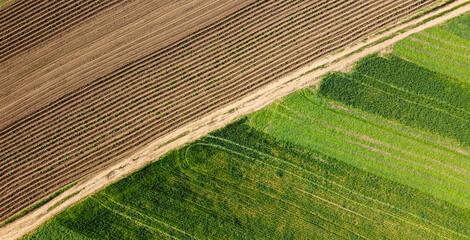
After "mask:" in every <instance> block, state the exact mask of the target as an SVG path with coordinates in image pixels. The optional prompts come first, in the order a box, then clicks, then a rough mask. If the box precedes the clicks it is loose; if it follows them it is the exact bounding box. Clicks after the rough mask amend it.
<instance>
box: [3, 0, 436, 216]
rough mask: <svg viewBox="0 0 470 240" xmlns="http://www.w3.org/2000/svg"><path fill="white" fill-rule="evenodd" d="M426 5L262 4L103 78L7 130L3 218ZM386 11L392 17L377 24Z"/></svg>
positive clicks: (398, 3) (358, 3) (397, 3)
mask: <svg viewBox="0 0 470 240" xmlns="http://www.w3.org/2000/svg"><path fill="white" fill-rule="evenodd" d="M425 4H428V2H426V3H425ZM346 5H347V6H346ZM345 6H346V7H345ZM422 6H423V4H419V3H416V2H415V1H411V0H408V1H398V2H394V3H391V2H390V1H379V2H372V1H367V2H355V3H353V4H351V3H347V1H338V2H337V3H336V4H333V3H329V4H328V5H327V3H326V1H323V2H310V1H290V2H283V3H282V4H279V2H268V1H262V2H260V3H256V4H252V5H250V6H249V8H248V9H244V10H243V11H241V12H239V13H236V14H235V15H233V16H235V17H234V18H227V19H224V20H222V21H220V22H219V23H216V24H214V25H212V26H210V27H209V28H207V29H205V30H202V31H201V32H202V33H201V32H196V33H195V37H193V36H190V37H188V38H186V39H183V40H181V41H179V42H177V43H175V44H173V45H171V46H169V47H168V48H165V49H161V50H159V51H157V52H155V53H153V54H151V55H149V56H148V57H146V58H144V59H142V60H141V61H137V62H136V63H134V64H130V65H127V66H125V67H123V68H122V69H121V70H118V71H116V72H115V73H113V74H110V75H109V76H106V77H103V78H101V79H98V80H97V81H96V82H95V83H93V84H92V85H90V86H87V87H85V88H82V89H80V90H79V91H77V92H76V93H75V94H73V95H71V96H67V97H66V98H63V99H61V100H59V101H57V102H55V103H53V104H51V106H49V107H47V108H46V109H44V110H42V111H40V112H39V113H38V114H37V115H36V116H34V117H32V118H30V119H28V120H25V121H20V122H17V123H16V124H15V125H12V126H10V127H9V128H6V129H4V130H3V131H2V133H1V138H2V139H5V140H7V141H2V143H3V144H2V145H1V146H0V149H1V150H0V156H1V157H2V162H1V166H0V172H1V173H2V178H1V179H0V183H1V185H2V186H4V187H2V188H1V190H0V192H1V193H2V198H0V205H1V206H2V207H1V208H0V212H1V213H2V216H3V215H7V214H10V213H13V212H15V211H17V210H19V209H21V208H22V207H24V206H27V205H28V204H30V203H31V202H33V201H35V200H37V199H39V198H41V197H43V196H44V195H45V194H46V193H48V192H51V191H53V190H55V189H56V188H57V187H58V186H59V185H56V184H54V183H55V182H56V183H61V184H62V183H63V184H66V183H67V182H70V181H73V180H76V179H77V178H80V177H81V176H83V175H85V174H86V173H87V172H89V171H93V170H96V169H98V168H99V167H103V166H104V165H106V164H109V163H110V161H112V160H113V159H117V158H119V157H120V156H122V155H123V154H126V153H127V152H128V151H129V150H131V149H133V148H134V147H138V146H140V145H142V144H145V143H148V142H151V141H152V140H154V139H156V138H158V137H159V136H161V135H162V134H165V133H167V132H169V131H171V130H173V129H175V128H177V127H179V126H181V125H183V124H185V123H187V122H189V121H190V120H193V119H195V118H197V117H200V116H203V115H204V114H206V113H208V112H210V111H212V110H214V109H216V108H218V107H220V106H222V105H225V104H227V103H230V102H232V101H235V100H236V99H239V98H240V97H241V96H243V95H245V94H247V93H249V92H250V91H252V90H254V89H257V88H259V87H260V86H263V85H264V84H266V83H268V82H271V81H273V80H275V79H277V78H278V77H280V76H282V75H283V74H285V73H287V72H289V71H292V70H294V69H297V68H299V67H300V66H302V65H303V64H305V63H307V62H308V61H310V60H312V59H316V58H318V57H320V56H323V55H325V54H327V53H329V52H331V51H334V50H336V49H339V48H341V47H343V46H345V45H347V44H349V43H351V42H352V41H354V40H356V39H359V38H361V37H363V36H365V35H367V34H368V33H371V32H372V31H374V30H376V26H381V25H383V24H384V23H390V22H393V21H396V20H397V19H399V18H402V17H403V16H406V15H409V14H410V13H412V12H414V11H416V9H418V8H420V7H422ZM338 9H342V11H338ZM378 9H389V11H383V13H382V14H381V15H379V16H380V19H376V18H375V17H372V14H371V13H372V12H373V11H376V10H378ZM270 10H273V11H270ZM397 12H398V14H397V15H394V14H396V13H397ZM391 15H394V17H392V18H390V17H389V16H391ZM254 16H256V17H254ZM354 16H357V17H354ZM338 22H341V23H342V24H339V25H337V24H336V23H338ZM117 149H119V151H117ZM14 189H17V190H16V191H15V190H14ZM20 199H25V200H24V201H23V202H22V203H20V202H21V201H19V200H20ZM19 203H20V204H19Z"/></svg>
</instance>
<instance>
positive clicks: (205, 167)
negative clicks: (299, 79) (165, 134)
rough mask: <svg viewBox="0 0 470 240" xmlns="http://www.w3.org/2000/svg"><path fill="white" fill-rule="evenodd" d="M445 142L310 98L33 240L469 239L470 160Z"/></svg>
mask: <svg viewBox="0 0 470 240" xmlns="http://www.w3.org/2000/svg"><path fill="white" fill-rule="evenodd" d="M287 113H289V115H286V114H287ZM312 116H316V117H314V118H315V119H316V120H313V121H312ZM341 123H343V124H341ZM384 125H385V126H388V127H387V128H386V129H385V130H378V129H382V127H383V126H384ZM389 125H390V126H389ZM344 128H347V129H348V130H345V129H344ZM281 129H284V130H281ZM405 130H406V131H405ZM407 132H408V134H406V133H407ZM299 134H301V135H299ZM355 134H363V136H364V137H363V138H358V137H357V136H355ZM299 136H302V137H299ZM366 136H367V137H366ZM333 138H334V139H333ZM279 139H283V140H279ZM295 139H298V140H301V141H297V140H295ZM374 139H375V140H374ZM379 139H380V140H379ZM284 140H289V141H284ZM392 144H398V145H394V147H392V146H391V145H392ZM437 144H439V145H442V146H441V147H438V146H436V145H437ZM446 144H448V143H445V140H443V139H440V138H436V137H434V136H431V135H428V134H425V133H423V132H419V131H410V129H408V128H406V127H403V126H399V125H396V124H390V123H389V122H387V121H386V120H383V119H380V118H377V117H375V116H373V115H370V114H366V113H363V112H359V111H357V110H353V109H345V106H339V105H333V104H332V103H330V102H327V101H324V100H321V99H320V98H319V97H317V96H316V95H315V94H313V93H312V92H310V91H309V90H303V91H300V92H297V93H295V94H293V95H290V96H288V97H286V98H285V99H284V100H283V101H281V102H278V103H276V104H274V105H271V106H269V107H267V108H266V109H264V110H262V111H259V112H257V113H255V114H254V115H252V116H250V117H248V118H246V119H242V120H240V121H238V122H236V123H234V124H232V125H229V126H227V127H226V128H224V129H222V130H219V131H216V132H214V133H211V134H209V135H207V136H206V137H204V138H202V139H200V140H198V141H196V142H194V143H191V144H189V145H188V146H185V147H183V148H181V149H179V150H175V151H172V152H170V153H169V154H167V155H166V156H165V157H163V158H162V159H160V160H159V161H157V162H155V163H152V164H151V165H148V166H146V167H145V168H144V169H142V170H140V171H139V172H136V173H134V174H132V175H131V176H129V177H127V178H125V179H123V180H121V181H119V182H117V183H116V184H113V185H111V186H109V187H108V188H106V189H105V190H103V191H100V192H99V193H97V194H95V195H93V196H91V197H89V198H87V199H85V200H84V201H82V202H81V203H80V204H78V205H76V206H74V207H72V208H70V209H68V210H66V211H64V212H62V213H61V214H59V215H58V216H57V217H55V218H54V219H53V220H52V221H51V222H48V223H47V224H46V225H44V226H43V227H42V228H41V229H39V230H38V231H36V232H35V233H34V234H33V235H31V236H29V237H27V238H26V239H47V238H48V237H50V236H52V235H54V236H57V237H63V236H65V235H62V234H67V235H70V236H74V237H76V238H77V239H86V238H85V237H89V238H110V239H117V238H120V239H151V238H157V239H159V238H177V239H193V238H194V239H205V238H216V239H253V238H255V239H266V238H271V239H292V238H294V239H299V238H305V237H306V238H310V239H314V238H322V239H342V238H346V239H362V238H366V239H380V238H384V239H386V238H388V237H390V236H394V237H393V238H396V237H402V238H405V237H406V238H410V239H412V238H415V239H416V238H418V239H440V238H442V237H443V236H446V237H453V238H470V231H469V230H468V229H470V226H469V223H470V211H469V210H467V209H465V208H463V207H464V206H468V203H467V202H466V199H468V196H469V192H468V184H465V183H464V182H465V181H468V178H469V177H468V176H467V175H466V174H465V173H466V172H467V171H468V170H469V168H470V167H469V166H468V164H466V163H465V161H467V162H468V160H469V159H468V156H464V155H463V154H460V153H459V152H458V151H455V150H453V149H451V148H448V147H446V146H445V145H446ZM412 146H414V147H412ZM345 149H350V150H345ZM352 151H354V152H352ZM351 153H353V154H351ZM446 156H447V157H449V156H452V161H451V162H443V158H444V157H446ZM404 158H407V159H408V160H407V161H403V159H404ZM353 165H357V166H360V167H354V166H353ZM361 168H364V169H365V170H363V169H361ZM437 168H438V170H437ZM393 169H394V170H395V171H392V170H393ZM373 173H376V174H373ZM403 174H405V175H404V176H403ZM391 180H394V181H391ZM436 181H437V182H440V183H441V184H442V185H441V186H439V187H436V184H435V183H436ZM398 182H403V183H405V184H400V183H398ZM413 182H414V184H412V183H413ZM417 183H421V184H422V186H419V187H417V188H418V189H419V190H417V189H414V188H412V187H409V186H407V185H416V184H417ZM439 198H440V199H439ZM443 199H445V200H447V201H444V200H443ZM452 203H454V204H452ZM57 229H65V230H63V231H62V230H60V231H59V230H57ZM80 237H81V238H80Z"/></svg>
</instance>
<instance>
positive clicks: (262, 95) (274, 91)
mask: <svg viewBox="0 0 470 240" xmlns="http://www.w3.org/2000/svg"><path fill="white" fill-rule="evenodd" d="M463 2H466V1H457V2H456V3H454V4H452V5H450V6H448V7H445V8H443V9H441V10H439V11H438V12H435V13H433V14H430V15H428V16H426V17H429V16H431V15H434V14H438V13H439V12H441V11H444V10H446V9H449V8H451V7H453V6H455V5H458V4H460V3H463ZM468 11H470V6H469V5H467V6H465V7H462V8H459V9H457V10H455V11H453V12H450V13H448V14H446V15H444V16H442V17H439V18H437V19H435V20H432V21H430V22H427V23H426V24H424V25H421V26H419V27H417V28H414V29H410V30H408V31H406V32H405V33H403V34H400V35H398V36H396V37H394V38H392V39H390V40H387V41H385V42H382V43H380V44H378V45H374V46H371V47H369V48H366V49H364V50H363V51H361V52H360V53H356V54H354V55H351V56H349V57H345V56H346V55H348V53H351V52H354V51H355V50H357V49H360V48H361V47H363V46H365V45H367V44H369V43H371V42H374V41H376V40H378V39H380V38H381V37H385V36H388V35H390V34H392V33H394V32H396V31H397V30H399V29H401V28H404V27H406V26H410V25H413V24H415V23H417V22H419V21H420V20H422V19H417V20H415V21H412V22H409V23H407V24H405V25H402V26H399V27H397V28H394V29H391V30H390V31H387V32H386V33H383V34H380V35H377V36H375V37H373V38H371V39H369V40H368V41H366V42H362V43H359V44H357V45H355V46H353V47H348V48H346V49H345V50H344V51H342V52H341V53H338V54H334V55H328V56H326V57H323V58H321V59H318V60H316V61H314V62H313V63H311V64H309V65H308V66H306V67H303V68H302V69H300V70H298V71H296V72H294V73H293V74H290V75H288V76H285V77H283V78H281V79H279V80H278V81H275V82H272V83H270V84H268V85H265V86H264V87H263V88H260V89H259V90H257V91H254V92H253V93H251V94H249V95H247V96H245V97H244V98H242V99H241V100H239V101H236V102H233V103H232V104H230V105H227V106H225V107H224V108H222V109H219V110H217V111H214V112H212V113H211V114H209V115H207V116H205V117H203V118H200V119H198V120H196V121H193V122H191V123H189V124H186V125H184V126H182V127H180V128H178V129H177V130H174V131H172V132H170V133H168V134H165V135H164V136H162V137H161V138H159V139H158V140H156V141H154V142H152V143H151V144H149V145H148V146H147V147H145V148H144V149H142V150H141V151H139V152H138V153H135V154H133V155H132V156H129V157H128V158H126V159H124V160H123V161H121V162H119V163H116V164H115V165H113V166H111V167H109V168H107V169H105V170H103V171H100V173H98V174H96V175H94V176H93V177H89V178H87V179H84V180H82V181H81V182H80V183H79V184H78V185H76V186H75V187H73V188H71V189H69V190H67V191H66V192H64V193H63V194H62V195H61V196H60V197H58V198H56V199H54V200H52V201H51V202H50V203H48V204H46V205H44V206H42V207H40V208H39V209H37V210H35V211H33V212H32V213H30V214H28V215H27V216H25V217H23V218H21V219H19V220H17V221H15V222H13V223H11V224H9V225H6V226H5V227H3V228H1V229H0V239H15V238H19V237H21V236H22V235H23V234H25V233H28V232H30V231H32V230H34V229H35V228H37V227H38V226H40V225H41V224H42V223H44V222H45V221H47V220H48V219H50V218H51V217H52V216H53V215H54V214H57V213H58V212H59V211H61V210H63V209H65V208H66V207H68V206H70V205H72V204H74V203H76V202H78V201H79V200H80V199H82V198H84V197H86V196H88V195H90V194H92V193H93V192H96V191H97V190H99V189H101V188H103V187H105V186H106V185H108V184H109V183H111V182H114V181H116V180H118V179H119V178H121V177H123V176H125V175H126V174H128V173H131V172H133V171H135V170H137V169H139V168H141V167H142V166H144V165H145V164H147V163H149V162H151V161H153V160H155V159H156V158H158V157H159V156H161V155H162V154H164V153H165V152H167V151H169V150H171V149H174V148H177V147H179V146H181V145H183V144H184V143H187V142H190V141H193V140H195V139H197V138H199V137H201V136H203V135H205V134H207V133H208V132H210V131H213V130H215V129H218V128H220V127H223V126H224V125H226V124H227V123H230V122H232V121H233V120H235V119H237V118H239V117H240V116H243V115H246V114H248V113H250V112H253V111H255V110H258V109H260V108H262V107H264V106H266V105H268V104H270V103H271V102H272V101H275V100H277V99H280V98H281V97H282V96H285V95H286V94H288V93H291V92H293V91H295V90H298V89H300V88H303V87H305V86H308V85H311V84H316V83H318V81H319V77H320V76H321V75H322V74H324V73H326V72H329V71H333V70H341V69H344V68H345V67H346V66H349V65H351V64H352V63H354V62H355V61H356V60H357V59H359V58H361V57H364V56H366V55H367V54H370V53H373V52H376V51H380V50H383V49H385V48H387V47H390V46H391V45H393V44H394V43H395V42H396V41H398V40H401V39H403V38H405V37H407V36H408V35H410V34H412V33H415V32H418V31H422V30H424V29H425V28H428V27H432V26H434V25H437V24H440V23H442V22H444V21H446V20H448V19H450V18H453V17H455V16H458V15H460V14H463V13H465V12H468ZM423 18H424V17H423ZM338 59H341V61H338V62H335V63H332V62H334V61H335V60H338ZM323 64H328V66H327V67H326V68H323V69H321V70H317V71H312V72H310V73H308V74H306V75H304V73H305V72H307V71H309V70H310V69H313V68H315V67H318V66H321V65H323ZM182 135H184V136H182ZM178 136H180V137H178ZM181 136H182V137H181ZM76 191H80V192H79V194H77V195H75V196H74V197H72V198H70V199H69V200H67V201H66V202H64V203H62V204H61V205H60V206H58V207H57V208H55V209H53V210H52V211H50V212H48V211H47V209H48V208H49V207H51V206H53V205H54V204H56V203H57V202H58V201H60V200H61V199H62V198H64V197H66V196H68V195H69V194H72V193H74V192H76Z"/></svg>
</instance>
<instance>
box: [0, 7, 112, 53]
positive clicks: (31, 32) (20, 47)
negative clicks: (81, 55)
mask: <svg viewBox="0 0 470 240" xmlns="http://www.w3.org/2000/svg"><path fill="white" fill-rule="evenodd" d="M118 3H119V1H116V0H101V1H91V0H83V1H48V2H46V3H45V4H44V3H43V2H39V1H33V2H28V1H24V2H23V1H18V2H17V3H15V4H14V6H12V7H11V8H6V9H5V10H7V12H6V13H4V14H3V15H2V16H1V17H0V19H1V20H2V26H1V27H0V62H3V61H5V60H7V59H8V58H10V57H11V56H13V55H16V54H18V53H19V52H22V51H24V50H26V49H28V48H31V47H32V46H35V45H37V44H39V43H41V42H43V41H45V40H47V39H49V38H50V37H52V36H54V35H57V34H58V33H59V32H61V31H64V30H69V29H70V28H71V27H73V26H75V25H77V24H78V23H80V22H82V21H84V20H85V19H87V18H90V17H92V16H93V15H96V14H97V13H98V12H100V11H103V10H105V9H108V8H110V7H112V6H113V5H115V4H118Z"/></svg>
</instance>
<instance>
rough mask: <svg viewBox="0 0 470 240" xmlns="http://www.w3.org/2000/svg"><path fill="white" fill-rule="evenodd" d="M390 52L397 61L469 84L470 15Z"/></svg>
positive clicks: (406, 40)
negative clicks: (418, 66)
mask: <svg viewBox="0 0 470 240" xmlns="http://www.w3.org/2000/svg"><path fill="white" fill-rule="evenodd" d="M393 50H394V53H395V54H396V55H397V56H399V57H402V58H405V59H407V60H409V61H412V62H414V63H416V64H419V65H421V66H424V67H426V68H428V69H430V70H432V71H436V72H438V73H441V74H444V75H447V76H450V77H452V78H455V79H457V80H460V81H461V82H463V83H466V84H470V68H469V61H470V13H467V14H464V15H462V16H459V17H456V18H453V19H451V20H449V21H447V22H446V23H444V24H442V25H439V26H436V27H433V28H429V29H426V30H425V31H422V32H419V33H416V34H412V35H411V36H410V37H408V38H406V39H404V40H401V41H399V42H397V43H396V44H395V45H394V49H393Z"/></svg>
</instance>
